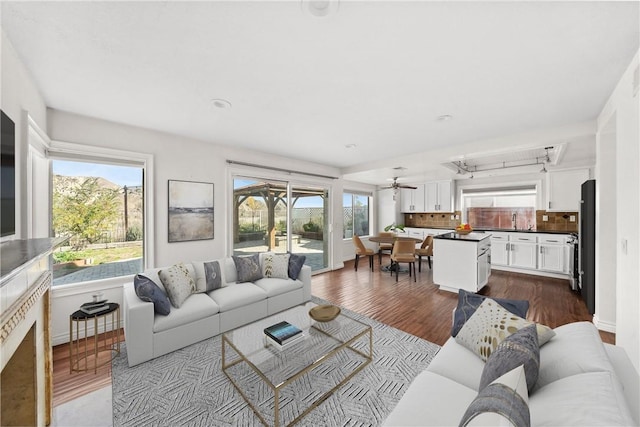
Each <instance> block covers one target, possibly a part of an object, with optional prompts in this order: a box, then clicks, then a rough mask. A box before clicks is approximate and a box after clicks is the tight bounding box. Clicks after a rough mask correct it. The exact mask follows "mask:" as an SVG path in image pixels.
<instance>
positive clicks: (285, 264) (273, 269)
mask: <svg viewBox="0 0 640 427" xmlns="http://www.w3.org/2000/svg"><path fill="white" fill-rule="evenodd" d="M262 277H276V278H279V279H288V278H289V254H274V253H268V254H267V255H265V256H264V258H263V260H262Z"/></svg>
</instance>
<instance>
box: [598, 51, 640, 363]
mask: <svg viewBox="0 0 640 427" xmlns="http://www.w3.org/2000/svg"><path fill="white" fill-rule="evenodd" d="M639 55H640V51H639V52H638V53H636V55H635V57H634V58H633V60H632V61H631V64H630V65H629V68H628V69H627V70H626V71H625V73H624V75H623V76H622V78H621V79H620V81H619V82H618V85H617V86H616V89H615V90H614V92H613V94H612V95H611V97H610V98H609V100H608V101H607V103H606V105H605V107H604V108H603V110H602V112H601V113H600V116H599V117H598V136H599V138H600V140H601V143H603V141H606V138H607V135H609V134H610V132H607V131H608V129H607V125H608V124H609V123H610V120H611V119H612V118H613V117H614V116H615V140H616V143H615V145H616V156H615V165H616V175H615V184H614V183H613V180H612V179H610V180H605V182H604V183H603V184H604V185H607V186H606V187H604V188H603V185H601V186H600V192H601V193H604V192H615V194H616V199H615V203H616V223H617V224H618V227H617V231H616V246H615V248H616V249H615V250H616V260H615V262H616V267H615V268H616V294H617V297H616V344H617V345H619V346H621V347H623V348H624V349H625V350H626V352H627V354H628V355H629V357H630V358H631V361H632V363H633V365H634V366H635V368H636V371H640V334H639V329H638V325H640V286H639V283H640V282H639V281H640V262H638V261H639V260H640V248H639V242H640V225H639V221H638V217H639V214H640V191H639V190H638V187H639V186H640V144H639V141H640V131H639V128H640V108H639V107H640V93H637V92H636V93H635V94H634V92H633V73H634V71H635V72H636V73H637V72H638V71H637V69H638V66H639V59H638V57H639ZM596 179H598V176H596ZM600 232H601V233H605V232H607V230H606V225H603V224H601V227H600ZM597 238H598V235H596V239H597ZM625 243H626V251H625V250H624V248H623V245H624V244H625ZM605 280H606V279H605ZM602 285H603V284H602V283H596V291H598V290H600V289H602ZM596 309H597V308H596Z"/></svg>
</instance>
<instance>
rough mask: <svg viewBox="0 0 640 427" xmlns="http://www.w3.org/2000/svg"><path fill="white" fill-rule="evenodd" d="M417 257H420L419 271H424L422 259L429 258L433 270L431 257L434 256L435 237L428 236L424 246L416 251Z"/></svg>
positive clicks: (423, 243) (423, 242)
mask: <svg viewBox="0 0 640 427" xmlns="http://www.w3.org/2000/svg"><path fill="white" fill-rule="evenodd" d="M416 255H418V271H422V257H423V256H426V257H427V262H428V263H429V268H431V256H432V255H433V236H432V235H431V234H429V235H427V237H425V238H424V240H423V241H422V244H421V245H420V247H419V248H418V249H416Z"/></svg>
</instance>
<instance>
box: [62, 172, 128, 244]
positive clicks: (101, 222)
mask: <svg viewBox="0 0 640 427" xmlns="http://www.w3.org/2000/svg"><path fill="white" fill-rule="evenodd" d="M63 182H64V181H62V182H58V185H54V190H53V227H54V230H55V232H56V235H58V236H77V237H80V238H81V240H83V241H86V242H89V243H95V242H97V241H98V240H99V239H100V235H101V232H102V230H104V229H105V228H110V226H111V225H112V224H113V223H114V222H115V221H116V220H117V217H118V195H119V191H118V189H111V188H106V187H102V186H100V184H99V182H98V178H94V177H92V178H87V179H85V180H84V181H82V182H81V183H79V184H75V185H73V184H71V183H70V182H69V181H66V182H64V183H63Z"/></svg>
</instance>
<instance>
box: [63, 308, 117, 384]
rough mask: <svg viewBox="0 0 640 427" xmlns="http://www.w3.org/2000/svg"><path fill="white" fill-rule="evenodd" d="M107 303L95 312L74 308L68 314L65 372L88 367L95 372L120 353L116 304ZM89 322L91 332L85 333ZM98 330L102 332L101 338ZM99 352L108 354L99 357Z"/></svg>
mask: <svg viewBox="0 0 640 427" xmlns="http://www.w3.org/2000/svg"><path fill="white" fill-rule="evenodd" d="M108 305H109V308H107V309H105V310H104V311H101V312H99V313H93V314H87V313H85V312H84V311H82V310H78V311H75V312H74V313H73V314H71V316H69V373H73V372H87V371H90V370H92V369H93V372H94V373H97V372H98V368H99V367H101V366H104V365H106V364H107V363H110V362H111V361H112V360H113V358H114V357H116V356H117V355H118V354H120V305H119V304H117V303H115V302H110V303H108ZM108 320H110V322H108ZM91 323H93V336H92V337H89V336H87V332H88V329H89V325H90V324H91ZM81 332H83V334H82V336H81V335H80V333H81ZM101 334H102V335H104V339H103V340H102V342H101V340H100V339H99V335H101ZM101 353H110V354H109V355H108V356H109V357H106V355H105V356H104V357H102V358H100V357H99V356H100V354H101ZM99 359H101V360H100V361H99ZM91 362H93V363H91Z"/></svg>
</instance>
